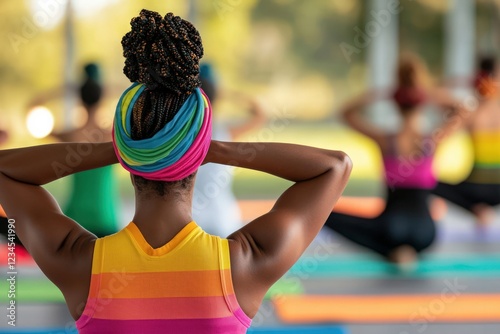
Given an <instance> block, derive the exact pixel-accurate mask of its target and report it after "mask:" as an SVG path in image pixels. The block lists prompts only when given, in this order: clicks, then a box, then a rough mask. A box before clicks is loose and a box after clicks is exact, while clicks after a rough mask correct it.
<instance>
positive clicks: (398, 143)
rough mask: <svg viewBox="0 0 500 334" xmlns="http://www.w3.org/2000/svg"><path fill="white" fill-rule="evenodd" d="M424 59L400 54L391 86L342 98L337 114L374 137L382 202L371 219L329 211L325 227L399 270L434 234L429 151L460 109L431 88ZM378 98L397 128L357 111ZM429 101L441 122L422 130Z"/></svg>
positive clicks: (445, 133)
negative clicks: (386, 102)
mask: <svg viewBox="0 0 500 334" xmlns="http://www.w3.org/2000/svg"><path fill="white" fill-rule="evenodd" d="M427 78H428V75H427V72H426V67H425V65H424V63H423V62H422V61H421V60H420V59H419V58H418V57H417V56H416V55H413V54H404V55H402V56H401V57H400V61H399V65H398V67H397V87H396V89H395V90H393V91H389V92H380V91H377V92H368V93H366V94H364V95H362V96H361V97H359V98H356V99H355V100H353V101H351V102H348V103H347V104H346V105H345V106H344V107H343V108H342V110H341V113H342V115H343V117H344V119H345V121H346V122H347V124H348V125H349V126H351V127H352V128H353V129H354V130H357V131H358V132H360V133H362V134H364V135H365V136H367V137H369V138H371V139H372V140H374V141H375V142H376V143H377V145H378V146H379V147H380V150H381V153H382V158H383V165H384V169H385V173H384V174H385V175H384V176H385V183H386V188H387V202H386V207H385V209H384V211H383V212H382V213H381V214H380V215H379V216H378V217H375V218H362V217H355V216H349V215H345V214H340V213H336V212H332V214H331V215H330V216H329V218H328V220H327V221H326V224H325V226H327V227H328V228H330V229H332V230H333V231H335V232H337V233H339V234H340V235H342V236H344V237H345V238H347V239H349V240H351V241H353V242H355V243H357V244H359V245H361V246H364V247H366V248H368V249H370V250H372V251H374V252H376V253H378V254H380V255H382V256H383V257H384V258H385V259H387V260H388V261H391V262H394V263H395V264H397V265H398V266H400V268H401V269H404V270H405V269H408V268H409V267H411V266H412V264H414V263H415V261H416V259H417V254H418V253H420V252H421V251H423V250H424V249H426V248H428V247H429V246H430V245H431V244H432V243H433V241H434V238H435V234H436V232H435V224H434V221H433V219H432V217H431V213H430V211H429V203H428V201H429V195H430V193H431V190H432V189H433V188H434V187H435V185H436V183H437V181H436V177H435V175H434V173H433V170H432V161H433V156H434V153H435V150H436V148H437V146H438V144H439V142H441V141H442V140H443V139H444V138H446V137H447V136H448V135H449V134H450V133H451V132H452V131H454V130H455V129H456V128H457V127H458V126H457V122H460V119H459V113H460V112H461V111H462V110H461V109H460V108H459V107H458V104H457V103H455V101H454V100H453V99H451V98H450V97H449V95H448V94H447V93H446V92H444V91H442V90H436V89H434V90H431V87H429V84H428V79H427ZM382 99H390V100H392V101H393V102H394V103H395V105H396V107H397V110H398V112H399V115H400V118H401V126H400V129H399V131H396V132H395V133H387V132H386V131H384V130H382V129H379V128H377V127H376V126H374V125H373V124H371V123H369V122H367V121H366V120H365V118H364V117H363V116H362V115H361V113H360V112H361V111H362V110H363V109H364V108H365V107H367V106H369V105H370V104H373V103H374V102H376V101H378V100H382ZM429 104H434V105H435V106H436V107H438V108H440V109H441V110H443V111H446V112H447V113H448V114H447V115H446V117H445V122H443V123H442V124H440V125H439V127H438V128H437V129H435V130H434V131H433V132H432V135H431V134H426V133H425V131H424V129H423V128H424V124H423V118H424V114H423V110H424V107H425V106H426V105H429Z"/></svg>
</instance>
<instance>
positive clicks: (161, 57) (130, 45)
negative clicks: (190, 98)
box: [122, 9, 203, 95]
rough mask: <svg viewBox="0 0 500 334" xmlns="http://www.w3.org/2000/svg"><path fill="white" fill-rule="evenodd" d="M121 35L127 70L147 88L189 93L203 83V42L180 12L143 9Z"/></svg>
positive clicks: (133, 80) (132, 77)
mask: <svg viewBox="0 0 500 334" xmlns="http://www.w3.org/2000/svg"><path fill="white" fill-rule="evenodd" d="M130 25H131V26H132V30H131V31H130V32H128V33H127V34H126V35H125V36H124V37H123V39H122V46H123V55H124V56H125V58H126V61H125V68H124V73H125V75H126V76H127V77H128V78H129V79H130V81H132V82H138V83H141V84H144V85H145V86H146V88H147V89H148V90H156V89H160V90H167V91H170V92H173V93H176V94H178V95H189V94H191V93H192V92H193V90H194V89H196V88H197V87H200V85H201V83H200V79H199V73H200V66H199V62H200V59H201V58H202V57H203V45H202V41H201V37H200V34H199V32H198V31H197V30H196V28H195V27H194V26H193V25H192V24H191V23H189V22H188V21H185V20H183V19H182V18H180V17H179V16H174V14H172V13H168V14H167V15H166V16H165V17H164V18H163V17H162V16H161V15H160V14H159V13H157V12H153V11H149V10H145V9H143V10H142V11H141V13H140V14H139V16H138V17H135V18H133V19H132V21H131V23H130Z"/></svg>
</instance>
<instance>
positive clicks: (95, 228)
mask: <svg viewBox="0 0 500 334" xmlns="http://www.w3.org/2000/svg"><path fill="white" fill-rule="evenodd" d="M83 75H84V78H83V80H82V82H81V84H80V86H79V87H75V88H74V89H77V90H78V93H79V98H80V101H81V105H82V106H83V109H84V110H85V114H86V122H85V124H84V125H83V126H81V127H79V128H76V129H71V130H69V131H65V132H59V133H57V132H55V133H52V136H54V137H55V138H57V139H58V140H59V141H61V142H91V143H92V142H94V143H95V142H103V141H109V140H111V128H103V127H102V125H101V124H99V121H98V111H99V109H100V107H101V102H102V99H103V95H104V91H105V89H104V88H103V85H102V82H101V70H100V67H99V65H98V64H96V63H88V64H86V65H85V66H84V67H83ZM59 96H62V90H58V91H55V92H52V93H49V94H44V95H43V96H41V97H39V98H37V99H35V101H34V102H33V103H32V105H42V104H44V103H46V102H47V100H48V99H54V98H56V97H59ZM61 172H65V171H64V170H61ZM119 204H120V197H119V188H118V183H117V179H116V176H115V173H114V171H113V167H112V166H105V167H102V168H97V169H93V170H89V171H85V172H81V173H76V174H74V175H73V176H72V177H71V186H70V195H69V198H68V201H67V202H66V204H65V206H64V209H63V211H64V213H65V214H66V215H68V217H70V218H72V219H74V220H76V221H77V222H78V223H79V224H81V225H82V226H83V227H84V228H86V229H87V230H89V231H90V232H92V233H94V234H95V235H96V236H97V237H104V236H106V235H109V234H113V233H115V232H117V231H118V230H119V227H120V226H119V217H118V216H119V212H120V205H119Z"/></svg>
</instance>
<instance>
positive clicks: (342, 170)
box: [332, 151, 353, 183]
mask: <svg viewBox="0 0 500 334" xmlns="http://www.w3.org/2000/svg"><path fill="white" fill-rule="evenodd" d="M352 167H353V164H352V160H351V158H350V157H349V155H347V153H345V152H342V151H335V152H334V159H333V166H332V171H333V172H334V174H335V175H337V176H338V177H340V178H342V179H343V180H344V181H345V182H346V183H347V180H348V179H349V176H350V175H351V171H352Z"/></svg>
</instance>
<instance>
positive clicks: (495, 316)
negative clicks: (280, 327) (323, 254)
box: [273, 284, 500, 324]
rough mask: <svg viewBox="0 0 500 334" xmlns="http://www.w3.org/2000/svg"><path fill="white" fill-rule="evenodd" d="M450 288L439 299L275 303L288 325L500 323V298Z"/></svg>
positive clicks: (328, 299)
mask: <svg viewBox="0 0 500 334" xmlns="http://www.w3.org/2000/svg"><path fill="white" fill-rule="evenodd" d="M450 287H451V289H450V288H449V289H448V290H446V291H445V290H444V289H445V286H443V294H436V295H384V296H305V295H302V296H292V295H290V296H281V297H279V299H275V300H273V302H274V305H275V307H276V313H277V314H278V317H279V318H280V319H281V320H282V321H283V322H285V323H287V324H298V323H302V324H310V323H319V322H344V323H345V322H347V323H381V322H383V323H408V322H409V323H422V322H425V321H426V322H455V323H456V322H499V321H500V294H491V295H486V294H484V295H481V294H465V293H462V292H463V290H460V287H458V289H456V290H455V292H453V287H452V285H451V284H450ZM461 291H462V292H461Z"/></svg>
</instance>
